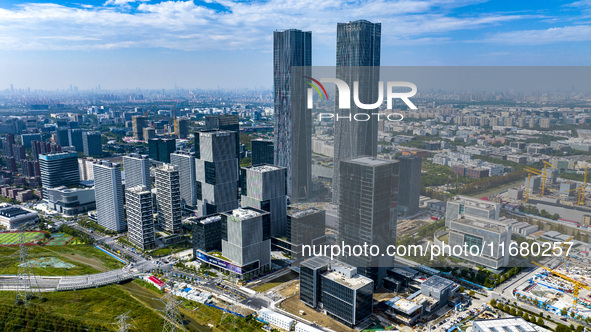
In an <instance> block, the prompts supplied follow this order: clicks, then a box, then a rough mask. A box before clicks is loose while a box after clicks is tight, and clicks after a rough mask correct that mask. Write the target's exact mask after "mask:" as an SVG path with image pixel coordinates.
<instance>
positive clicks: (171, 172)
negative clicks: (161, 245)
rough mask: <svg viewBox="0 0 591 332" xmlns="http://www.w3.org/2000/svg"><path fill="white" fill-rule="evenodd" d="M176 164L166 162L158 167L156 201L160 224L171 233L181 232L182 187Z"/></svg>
mask: <svg viewBox="0 0 591 332" xmlns="http://www.w3.org/2000/svg"><path fill="white" fill-rule="evenodd" d="M179 182H180V179H179V171H178V169H177V167H176V166H173V165H168V164H164V165H162V166H159V167H158V168H156V202H157V204H158V226H159V227H160V228H162V229H164V230H166V231H167V232H170V233H181V231H182V211H181V189H180V183H179Z"/></svg>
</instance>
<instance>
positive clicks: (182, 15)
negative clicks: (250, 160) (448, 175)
mask: <svg viewBox="0 0 591 332" xmlns="http://www.w3.org/2000/svg"><path fill="white" fill-rule="evenodd" d="M32 1H34V0H32ZM357 19H367V20H370V21H372V22H381V23H382V65H413V66H423V65H436V66H440V65H569V66H572V65H591V61H590V59H591V56H590V55H591V0H582V1H576V2H574V1H549V0H538V1H515V0H513V1H481V0H457V1H453V0H422V1H409V0H402V1H380V0H378V1H365V0H355V1H341V0H320V1H318V0H267V1H233V0H205V1H198V0H195V1H153V0H151V1H134V0H105V1H97V0H92V1H89V0H72V1H53V0H40V1H35V2H31V0H19V1H7V0H0V90H4V89H6V88H8V87H9V86H10V84H13V85H14V87H15V88H17V89H18V88H27V87H30V88H31V89H63V88H67V87H68V86H69V85H70V84H73V85H76V86H78V87H79V88H81V89H90V88H94V87H96V86H98V85H99V84H100V85H101V87H102V88H103V89H122V88H132V89H134V88H149V89H152V88H173V87H174V86H175V84H176V85H178V86H181V87H185V88H217V87H222V88H235V87H251V88H253V87H263V88H271V86H272V47H273V46H272V32H273V30H275V29H287V28H298V29H303V30H309V31H312V33H313V35H312V40H313V65H319V66H320V65H322V66H331V65H334V64H335V44H336V23H337V22H348V21H351V20H357Z"/></svg>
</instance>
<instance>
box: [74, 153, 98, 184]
mask: <svg viewBox="0 0 591 332" xmlns="http://www.w3.org/2000/svg"><path fill="white" fill-rule="evenodd" d="M95 161H97V159H94V158H78V169H79V170H80V180H81V181H89V180H93V181H94V172H93V168H94V162H95Z"/></svg>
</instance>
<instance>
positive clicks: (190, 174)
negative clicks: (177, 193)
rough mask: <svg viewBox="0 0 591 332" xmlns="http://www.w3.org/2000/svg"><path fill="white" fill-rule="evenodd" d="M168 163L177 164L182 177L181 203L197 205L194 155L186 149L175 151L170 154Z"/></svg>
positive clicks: (191, 205) (186, 205)
mask: <svg viewBox="0 0 591 332" xmlns="http://www.w3.org/2000/svg"><path fill="white" fill-rule="evenodd" d="M170 163H171V164H173V165H175V166H177V167H178V170H179V176H180V178H181V179H182V180H181V182H180V186H181V204H182V206H183V207H195V206H197V181H196V179H195V156H194V155H193V154H192V153H189V152H186V151H177V152H175V153H172V154H171V155H170Z"/></svg>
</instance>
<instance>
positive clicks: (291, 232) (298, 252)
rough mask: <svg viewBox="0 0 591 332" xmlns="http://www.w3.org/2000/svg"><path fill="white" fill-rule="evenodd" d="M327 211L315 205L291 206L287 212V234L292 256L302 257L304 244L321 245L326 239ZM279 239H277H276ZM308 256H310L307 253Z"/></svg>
mask: <svg viewBox="0 0 591 332" xmlns="http://www.w3.org/2000/svg"><path fill="white" fill-rule="evenodd" d="M325 225H326V212H325V211H324V210H320V209H317V208H313V207H307V206H305V205H304V206H299V205H298V204H293V205H290V206H289V211H288V213H287V235H286V240H287V243H288V247H289V249H290V250H289V251H290V252H291V253H292V257H295V258H300V257H302V254H303V253H302V246H303V245H320V244H322V243H324V242H325V240H326V228H325ZM275 241H277V240H275ZM306 256H309V254H308V253H306Z"/></svg>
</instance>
